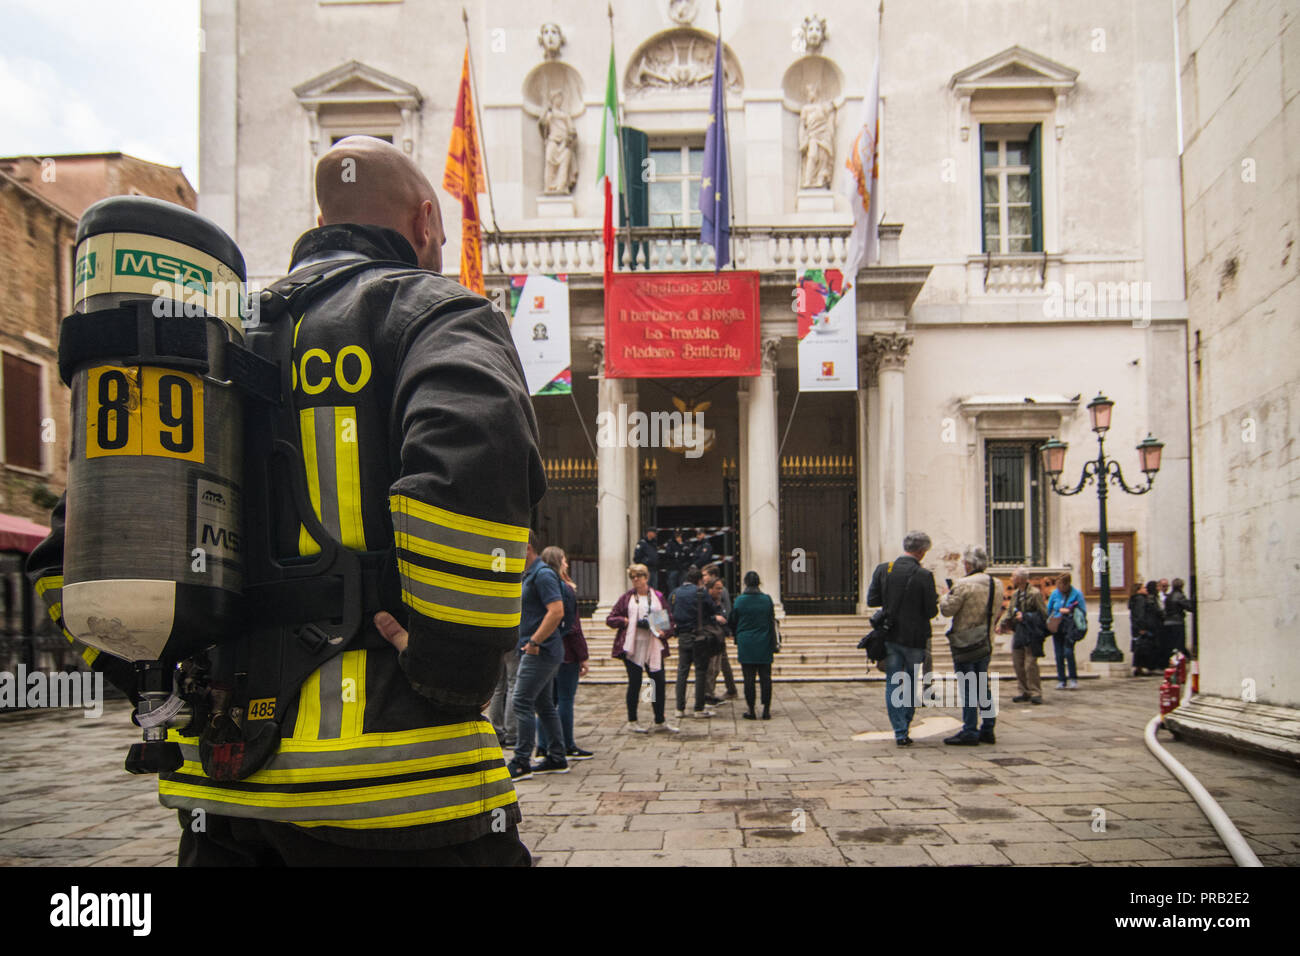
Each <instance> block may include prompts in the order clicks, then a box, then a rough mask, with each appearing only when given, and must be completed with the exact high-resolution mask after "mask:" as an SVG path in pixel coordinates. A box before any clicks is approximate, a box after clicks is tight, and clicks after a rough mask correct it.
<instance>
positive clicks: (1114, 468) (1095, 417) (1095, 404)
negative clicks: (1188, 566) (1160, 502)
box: [1039, 392, 1165, 662]
mask: <svg viewBox="0 0 1300 956" xmlns="http://www.w3.org/2000/svg"><path fill="white" fill-rule="evenodd" d="M1114 407H1115V403H1114V402H1112V401H1111V400H1110V399H1109V398H1107V397H1106V396H1105V395H1102V394H1101V393H1100V392H1099V393H1098V394H1097V397H1096V398H1094V399H1093V400H1092V401H1091V402H1089V403H1088V414H1089V415H1090V416H1092V430H1093V431H1094V432H1096V433H1097V457H1096V459H1094V460H1093V461H1089V462H1086V463H1085V464H1084V466H1083V474H1082V475H1080V476H1079V483H1078V484H1077V485H1075V486H1074V487H1073V488H1071V489H1069V490H1068V491H1067V490H1066V489H1064V488H1061V487H1058V485H1057V479H1059V478H1060V476H1061V472H1063V471H1065V452H1066V449H1067V448H1069V445H1068V444H1066V443H1065V442H1063V441H1059V440H1057V439H1055V438H1052V439H1050V440H1048V441H1047V442H1045V443H1044V444H1043V447H1042V448H1041V449H1040V450H1039V454H1040V455H1041V456H1042V460H1043V471H1045V472H1046V473H1047V476H1048V478H1049V479H1051V482H1052V490H1053V491H1054V492H1056V493H1057V494H1058V495H1062V496H1069V495H1077V494H1078V493H1079V492H1081V491H1083V489H1084V488H1086V487H1087V486H1088V485H1089V484H1090V483H1092V482H1093V481H1094V480H1095V481H1096V482H1097V506H1098V512H1099V525H1098V533H1097V547H1098V549H1099V550H1100V551H1101V554H1100V556H1099V558H1098V561H1097V567H1098V569H1099V571H1100V577H1101V615H1100V621H1101V631H1100V632H1099V633H1098V634H1097V646H1096V648H1095V649H1094V650H1093V652H1092V656H1091V660H1094V661H1116V662H1117V661H1122V660H1123V659H1124V655H1123V654H1121V653H1120V650H1119V648H1118V647H1116V646H1115V633H1114V632H1113V631H1112V630H1111V623H1112V622H1113V618H1112V617H1111V610H1110V541H1109V538H1108V537H1107V530H1106V480H1107V478H1109V479H1110V481H1111V482H1112V483H1114V484H1116V485H1118V486H1119V487H1120V488H1122V489H1123V490H1124V491H1125V492H1126V493H1127V494H1130V495H1145V494H1146V493H1147V492H1148V491H1150V490H1151V485H1152V483H1153V482H1154V481H1155V476H1156V472H1158V471H1159V470H1160V453H1161V451H1162V449H1163V448H1164V447H1165V446H1164V443H1163V442H1158V441H1156V440H1155V439H1154V438H1152V437H1151V435H1150V433H1148V434H1147V437H1146V438H1144V439H1143V440H1142V442H1141V444H1139V445H1138V446H1137V453H1138V461H1139V462H1140V463H1141V466H1142V473H1143V474H1144V475H1146V476H1147V483H1146V484H1145V485H1144V486H1142V487H1141V488H1130V487H1129V486H1128V484H1127V483H1126V482H1125V481H1124V473H1123V472H1122V471H1121V470H1120V466H1119V462H1118V461H1115V460H1114V459H1113V458H1109V459H1108V458H1107V457H1106V444H1105V443H1106V432H1107V431H1108V430H1109V429H1110V413H1111V409H1113V408H1114ZM1130 559H1131V558H1130Z"/></svg>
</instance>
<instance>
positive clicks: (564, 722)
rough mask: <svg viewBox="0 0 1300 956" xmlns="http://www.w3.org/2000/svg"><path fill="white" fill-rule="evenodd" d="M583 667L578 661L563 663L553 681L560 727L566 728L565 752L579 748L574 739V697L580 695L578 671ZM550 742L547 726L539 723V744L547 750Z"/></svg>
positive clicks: (552, 689) (552, 687)
mask: <svg viewBox="0 0 1300 956" xmlns="http://www.w3.org/2000/svg"><path fill="white" fill-rule="evenodd" d="M581 669H582V665H581V664H578V663H573V664H561V665H560V669H559V670H558V671H557V672H556V674H555V680H553V681H551V692H552V694H553V696H554V698H555V709H556V710H557V711H558V712H559V714H560V727H561V728H563V730H564V751H565V753H568V752H569V751H570V750H577V749H578V745H577V744H576V743H575V742H574V740H573V699H574V698H575V697H577V696H578V671H579V670H581ZM548 742H549V738H548V737H547V736H546V726H545V725H539V726H538V728H537V746H539V747H541V748H542V749H543V750H546V749H547V743H548Z"/></svg>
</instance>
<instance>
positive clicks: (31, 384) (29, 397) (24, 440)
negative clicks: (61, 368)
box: [3, 352, 41, 471]
mask: <svg viewBox="0 0 1300 956" xmlns="http://www.w3.org/2000/svg"><path fill="white" fill-rule="evenodd" d="M3 374H4V429H5V463H6V464H9V465H17V466H18V467H20V468H30V469H32V470H33V471H40V470H41V367H40V366H39V365H37V364H36V363H35V362H28V361H26V360H25V359H21V358H19V357H18V356H16V355H10V354H9V353H8V352H6V353H5V356H4V366H3Z"/></svg>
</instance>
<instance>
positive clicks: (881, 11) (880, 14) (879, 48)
mask: <svg viewBox="0 0 1300 956" xmlns="http://www.w3.org/2000/svg"><path fill="white" fill-rule="evenodd" d="M884 33H885V0H880V6H879V7H878V8H877V12H876V75H877V76H879V75H880V73H881V69H880V57H881V54H882V53H884V50H885V44H884V43H883V42H882V41H883V37H884ZM883 100H884V97H883V96H881V95H880V86H879V84H877V86H876V103H875V107H876V146H875V150H876V155H879V154H880V131H881V128H882V127H883V126H884V124H883V123H882V122H881V120H882V119H884V117H883V116H881V113H883V112H884V110H882V109H881V108H880V104H881V102H882V101H883ZM884 179H885V177H884V176H881V177H880V178H879V179H878V180H877V182H876V195H874V196H872V197H871V202H872V204H873V205H874V204H875V202H876V200H877V199H880V200H881V202H880V218H879V219H877V220H876V222H877V225H876V241H875V245H874V246H873V248H874V249H875V250H876V263H877V264H879V263H880V226H879V223H882V222H884V221H885V203H884V198H883V197H884V190H883V189H882V188H881V186H880V184H881V183H882V182H884ZM872 218H875V217H874V216H872ZM867 228H868V229H870V228H871V222H870V220H868V222H867Z"/></svg>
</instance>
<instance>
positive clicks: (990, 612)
mask: <svg viewBox="0 0 1300 956" xmlns="http://www.w3.org/2000/svg"><path fill="white" fill-rule="evenodd" d="M985 573H986V574H987V573H988V572H985ZM984 616H985V617H986V618H988V621H989V624H990V625H992V624H993V575H991V574H990V575H989V606H988V608H987V609H986V610H985V612H984Z"/></svg>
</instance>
